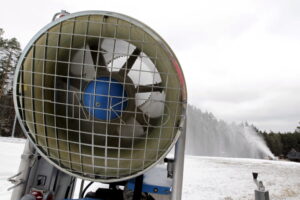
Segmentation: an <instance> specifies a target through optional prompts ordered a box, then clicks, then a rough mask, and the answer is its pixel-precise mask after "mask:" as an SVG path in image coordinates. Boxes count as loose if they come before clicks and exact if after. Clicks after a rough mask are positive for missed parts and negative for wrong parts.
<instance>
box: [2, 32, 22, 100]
mask: <svg viewBox="0 0 300 200" xmlns="http://www.w3.org/2000/svg"><path fill="white" fill-rule="evenodd" d="M3 34H4V31H3V29H1V28H0V96H2V95H5V94H7V93H8V92H10V91H11V89H12V80H13V76H14V72H15V67H16V64H17V61H18V58H19V56H20V54H21V48H20V43H19V42H18V40H17V39H16V38H11V39H5V38H3Z"/></svg>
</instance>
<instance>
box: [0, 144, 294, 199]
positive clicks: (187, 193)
mask: <svg viewBox="0 0 300 200" xmlns="http://www.w3.org/2000/svg"><path fill="white" fill-rule="evenodd" d="M23 147H24V140H20V139H10V138H0V199H1V200H9V199H10V194H11V193H10V192H8V191H7V188H9V187H10V186H11V184H10V183H9V182H7V178H8V177H10V176H12V175H14V174H16V172H17V169H18V165H19V161H20V156H21V153H22V151H23ZM253 171H255V172H259V176H258V178H259V179H260V180H262V181H263V182H264V185H265V187H266V189H267V190H269V191H270V198H271V199H272V200H282V199H285V200H299V199H300V178H299V177H300V164H299V163H293V162H283V161H268V160H256V159H241V158H220V157H219V158H218V157H199V156H186V161H185V173H184V186H183V200H202V199H203V200H207V199H210V200H248V199H249V200H250V199H251V200H253V199H254V195H253V192H254V189H255V185H254V183H253V181H252V172H253Z"/></svg>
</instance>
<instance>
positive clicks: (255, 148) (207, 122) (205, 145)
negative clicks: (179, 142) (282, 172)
mask: <svg viewBox="0 0 300 200" xmlns="http://www.w3.org/2000/svg"><path fill="white" fill-rule="evenodd" d="M186 146H187V147H186V152H187V154H190V155H201V156H221V157H236V158H274V155H273V154H272V153H271V151H270V150H269V148H268V147H267V145H266V143H265V141H264V140H263V138H262V137H261V136H260V135H258V133H257V132H256V131H255V129H254V128H253V127H252V126H249V125H247V124H246V125H245V124H239V125H237V124H234V123H232V124H228V123H226V122H224V121H222V120H218V119H216V118H215V117H214V115H213V114H211V113H203V112H201V110H199V109H197V108H195V107H192V106H189V107H188V123H187V145H186Z"/></svg>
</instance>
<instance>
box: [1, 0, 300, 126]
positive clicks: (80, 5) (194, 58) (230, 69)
mask: <svg viewBox="0 0 300 200" xmlns="http://www.w3.org/2000/svg"><path fill="white" fill-rule="evenodd" d="M61 9H65V10H67V11H69V12H77V11H82V10H108V11H115V12H119V13H123V14H126V15H129V16H131V17H134V18H136V19H139V20H140V21H142V22H144V23H146V24H147V25H149V26H150V27H152V28H153V29H154V30H155V31H157V32H158V33H159V34H160V35H161V36H162V37H163V38H164V39H165V40H166V41H167V42H168V43H169V45H170V46H171V48H172V49H173V50H174V52H175V53H176V55H177V57H178V59H179V61H180V63H181V65H182V68H183V71H184V74H185V77H186V81H187V86H188V93H189V94H188V95H189V103H191V104H193V105H195V106H197V107H199V108H200V109H202V110H203V111H209V112H212V113H213V114H214V115H215V116H216V117H217V118H219V119H223V120H225V121H228V122H241V121H248V122H249V123H253V124H254V125H256V126H257V127H258V128H260V129H261V130H267V131H268V130H270V129H272V130H274V131H293V130H294V129H295V127H296V126H297V125H298V122H299V121H300V105H299V104H300V12H299V11H300V1H299V0H294V1H293V0H266V1H263V0H251V1H247V0H243V1H241V0H195V1H188V0H181V1H174V0H171V1H166V0H158V1H156V0H151V1H141V0H134V1H129V0H120V1H116V0H106V1H103V0H80V1H79V0H51V1H45V0H26V1H24V0H19V1H18V0H5V1H4V2H2V4H1V11H0V27H2V28H4V30H5V31H6V35H5V36H6V37H16V38H18V39H19V41H20V42H21V45H22V47H24V46H25V45H26V44H27V42H28V41H29V40H30V39H31V37H32V36H33V35H34V34H35V33H36V32H37V31H38V30H39V29H40V28H42V27H43V26H45V25H46V24H47V23H48V22H50V21H51V18H52V16H53V14H54V13H56V12H58V11H60V10H61Z"/></svg>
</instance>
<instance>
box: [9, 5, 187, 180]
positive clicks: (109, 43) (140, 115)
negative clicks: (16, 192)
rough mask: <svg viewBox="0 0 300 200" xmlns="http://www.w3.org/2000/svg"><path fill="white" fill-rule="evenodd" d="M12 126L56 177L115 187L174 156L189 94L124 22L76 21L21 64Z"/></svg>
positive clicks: (165, 54) (91, 17)
mask: <svg viewBox="0 0 300 200" xmlns="http://www.w3.org/2000/svg"><path fill="white" fill-rule="evenodd" d="M14 101H15V105H16V110H17V113H18V118H19V120H20V122H21V125H22V127H23V129H24V131H25V132H26V134H27V136H28V137H29V138H30V139H31V140H32V142H33V143H34V145H35V146H36V147H37V149H38V150H39V152H40V153H41V154H42V155H43V156H44V157H45V158H47V160H49V161H50V162H51V163H52V164H54V165H56V166H57V167H58V168H60V169H61V170H63V171H65V172H67V173H69V174H72V175H75V176H78V177H81V178H84V179H90V180H99V181H103V182H112V181H116V180H124V179H127V178H130V177H133V176H137V175H139V174H141V173H143V172H144V171H145V170H147V169H149V168H150V167H151V166H153V165H155V164H156V163H157V162H158V161H159V160H160V159H161V158H163V157H164V156H165V155H166V154H167V153H168V151H169V150H170V149H171V148H172V146H173V145H174V143H175V142H176V140H177V138H178V137H179V135H180V132H181V131H180V130H181V129H180V128H181V125H182V124H183V121H184V117H185V104H186V88H185V82H184V78H183V74H182V71H181V68H180V66H179V64H178V61H177V59H176V58H175V56H174V54H173V53H172V51H171V49H170V48H169V47H168V46H167V44H166V43H165V42H164V41H163V40H162V39H161V38H160V37H159V36H158V35H157V34H156V33H155V32H154V31H152V30H151V29H150V28H148V27H147V26H145V25H144V24H142V23H140V22H138V21H136V20H134V19H132V18H130V17H127V16H124V15H120V14H116V13H109V12H102V11H87V12H80V13H75V14H71V15H68V16H65V17H63V18H60V19H58V20H56V21H54V22H52V23H50V24H49V25H47V26H46V27H45V28H43V29H42V30H41V31H40V32H39V33H38V34H37V35H36V36H35V37H34V38H33V39H32V40H31V42H30V43H29V44H28V46H27V47H26V49H25V51H24V52H23V54H22V56H21V59H20V61H19V63H18V67H17V73H16V78H15V91H14Z"/></svg>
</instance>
